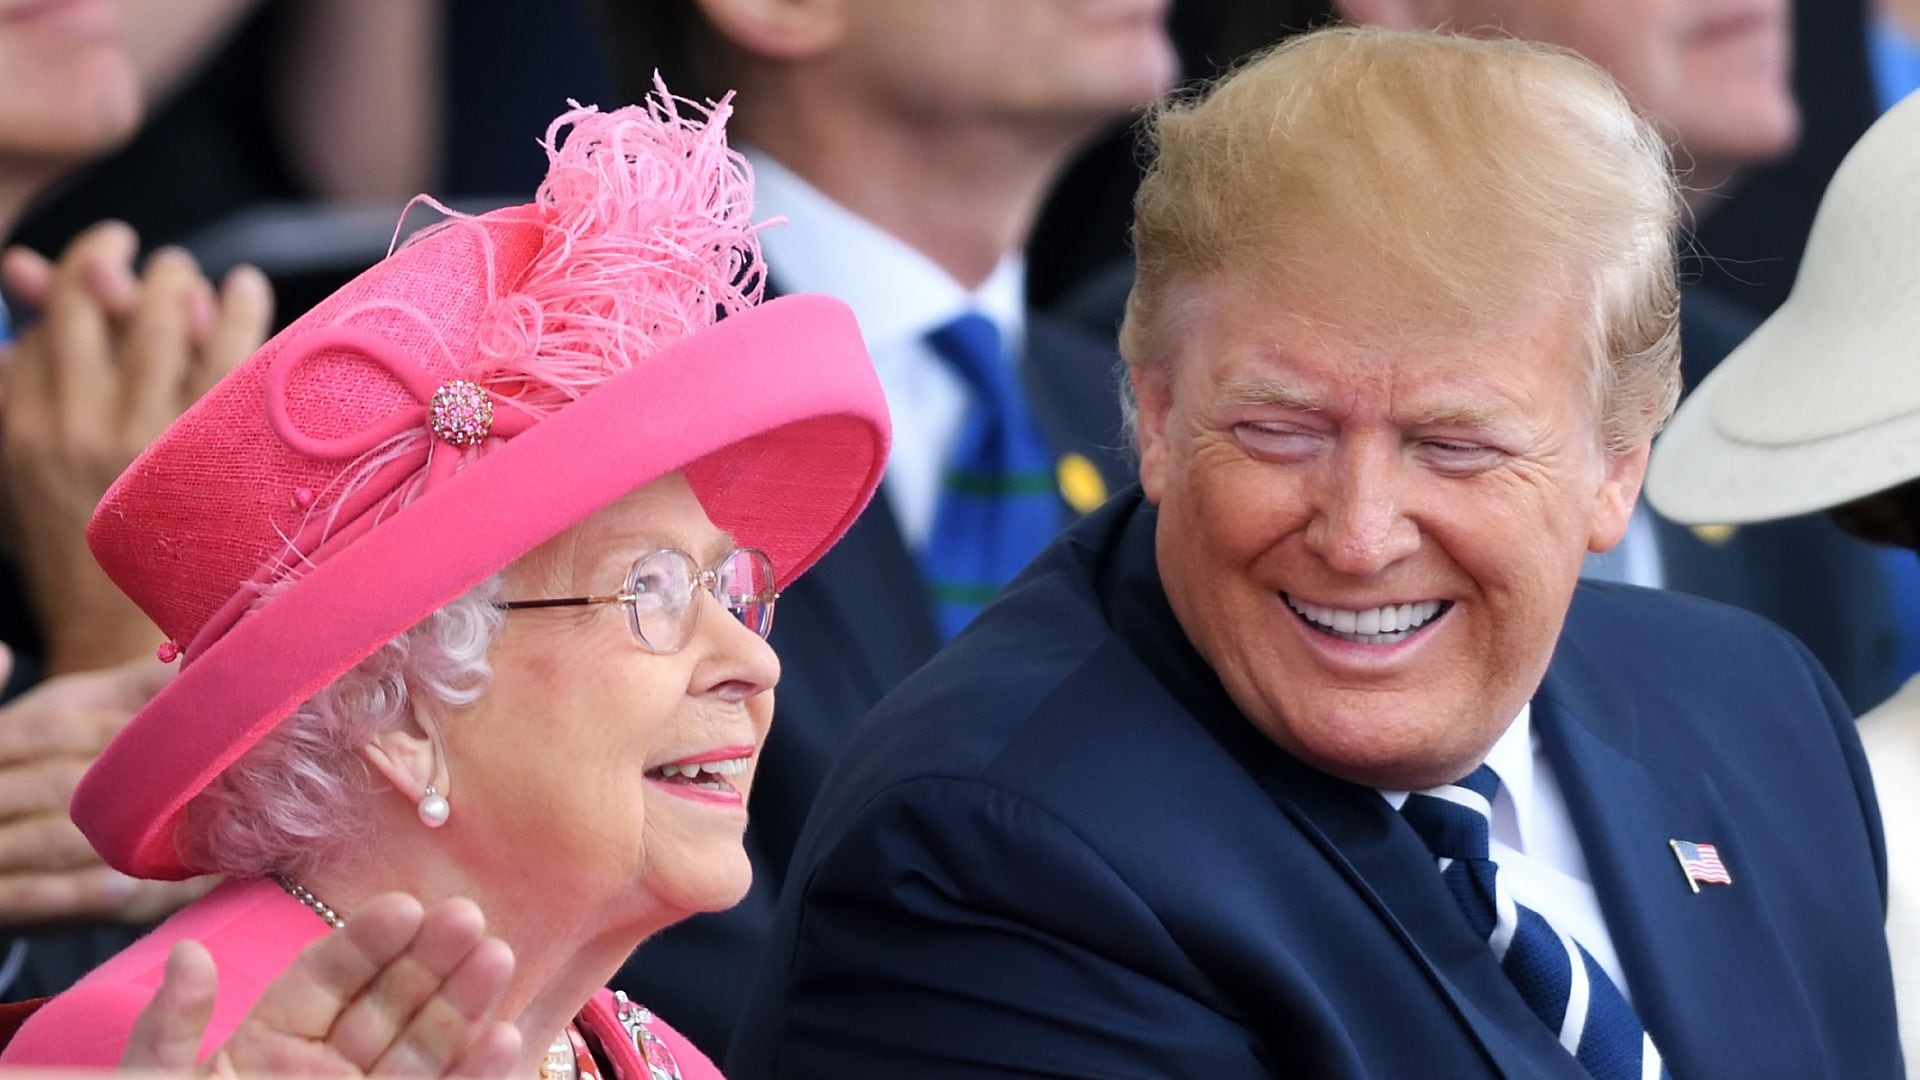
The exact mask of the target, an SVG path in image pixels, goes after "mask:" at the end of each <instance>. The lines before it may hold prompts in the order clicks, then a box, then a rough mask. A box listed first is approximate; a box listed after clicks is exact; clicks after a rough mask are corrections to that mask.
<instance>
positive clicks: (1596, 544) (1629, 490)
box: [1587, 440, 1653, 552]
mask: <svg viewBox="0 0 1920 1080" xmlns="http://www.w3.org/2000/svg"><path fill="white" fill-rule="evenodd" d="M1652 452H1653V443H1652V440H1648V441H1646V442H1642V443H1640V444H1639V445H1638V446H1635V447H1634V448H1633V449H1631V450H1627V451H1625V452H1623V453H1619V454H1610V455H1608V457H1607V459H1606V470H1607V471H1606V475H1605V476H1604V477H1602V478H1601V481H1600V490H1599V491H1598V492H1597V493H1596V494H1595V495H1594V510H1593V532H1592V535H1591V536H1590V537H1588V540H1587V550H1589V551H1594V552H1601V551H1612V550H1613V549H1614V548H1615V547H1616V546H1618V545H1619V543H1620V541H1622V540H1624V539H1626V536H1627V525H1628V524H1629V523H1630V522H1631V521H1632V520H1633V507H1634V504H1635V503H1636V502H1638V501H1639V499H1640V485H1641V484H1642V483H1643V482H1645V481H1646V479H1647V459H1648V457H1649V455H1651V454H1652Z"/></svg>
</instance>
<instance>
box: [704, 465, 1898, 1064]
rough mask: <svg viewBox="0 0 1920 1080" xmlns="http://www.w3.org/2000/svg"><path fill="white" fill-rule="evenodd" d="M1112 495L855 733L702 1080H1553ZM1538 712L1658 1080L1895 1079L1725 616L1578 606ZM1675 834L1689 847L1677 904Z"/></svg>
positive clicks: (1839, 746) (1867, 909) (1788, 752)
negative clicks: (1711, 867) (1292, 754)
mask: <svg viewBox="0 0 1920 1080" xmlns="http://www.w3.org/2000/svg"><path fill="white" fill-rule="evenodd" d="M1154 522H1155V514H1154V512H1153V511H1152V510H1151V509H1150V508H1148V507H1146V506H1145V504H1144V503H1143V502H1142V501H1141V499H1140V498H1139V495H1138V492H1137V489H1136V490H1133V491H1129V492H1128V493H1126V494H1123V495H1122V496H1120V497H1117V498H1116V499H1115V500H1114V501H1113V502H1112V503H1110V504H1109V505H1108V506H1107V507H1105V508H1103V509H1102V510H1100V511H1099V512H1098V513H1096V514H1093V515H1090V516H1089V517H1088V518H1086V519H1085V520H1083V521H1082V522H1081V523H1080V524H1079V525H1078V526H1076V527H1075V528H1074V529H1072V530H1071V531H1070V532H1069V533H1068V534H1067V535H1066V536H1065V537H1064V538H1063V539H1062V540H1061V541H1060V542H1057V543H1056V544H1055V545H1054V546H1053V547H1052V548H1050V549H1049V551H1048V552H1047V554H1045V555H1043V556H1042V557H1041V558H1040V559H1039V560H1038V561H1037V562H1036V563H1035V564H1034V565H1033V566H1032V567H1030V568H1029V570H1028V571H1027V573H1026V574H1024V575H1023V576H1022V577H1021V578H1020V579H1019V580H1018V581H1016V582H1015V583H1014V585H1013V586H1012V587H1011V588H1010V589H1009V590H1008V591H1007V592H1006V593H1005V594H1003V596H1002V598H1001V600H1000V601H999V602H997V603H996V604H995V605H994V606H993V607H991V608H989V609H988V611H987V612H986V613H985V614H984V615H982V616H981V618H980V619H979V620H977V621H976V622H975V624H974V625H973V626H972V627H970V628H969V629H968V630H967V631H966V632H965V633H963V634H962V635H961V636H960V637H959V638H957V639H956V640H955V641H954V643H953V644H952V645H951V646H950V647H949V648H948V649H947V650H946V651H944V652H943V653H942V654H941V655H940V656H939V657H937V658H936V659H935V660H934V661H933V662H932V663H931V664H929V665H927V666H926V667H924V668H923V669H921V671H920V672H919V673H918V674H916V675H915V676H914V677H913V678H911V679H909V680H908V681H907V682H906V683H905V684H904V685H903V686H902V687H901V688H900V689H899V690H897V691H896V692H895V693H893V694H892V695H890V696H889V697H888V698H887V699H886V700H885V701H884V702H882V703H881V705H880V706H879V707H878V708H877V709H875V711H874V712H873V713H872V714H871V715H870V716H869V717H868V718H867V719H866V721H865V722H864V723H863V725H862V727H861V728H860V730H859V731H858V732H857V733H856V737H855V739H854V740H853V741H852V743H851V744H850V746H849V748H848V750H847V752H846V754H845V755H844V756H843V758H842V760H841V762H840V765H839V766H838V768H837V769H836V771H835V772H834V774H833V776H832V777H831V778H830V779H829V781H828V783H827V785H826V786H825V787H824V788H823V789H822V790H821V792H820V795H819V798H818V801H817V802H816V804H815V807H814V813H813V816H812V818H811V819H810V820H809V821H808V822H807V826H806V829H805V832H804V834H803V835H802V837H801V838H800V843H799V847H798V849H797V850H796V852H795V853H794V857H793V862H792V865H791V867H790V868H789V873H788V880H787V889H786V892H785V894H784V895H783V896H782V897H781V901H780V908H779V912H778V916H777V921H776V923H775V928H774V936H773V941H772V945H771V947H770V949H769V950H768V953H767V957H766V962H765V966H764V967H763V968H762V970H761V972H760V977H759V980H758V982H757V983H756V985H755V989H754V995H753V1000H752V1003H751V1005H750V1007H749V1009H748V1012H747V1014H746V1016H744V1017H743V1018H742V1023H741V1024H740V1026H739V1028H738V1030H737V1031H736V1034H735V1038H734V1042H733V1046H732V1053H731V1055H730V1056H729V1058H728V1060H727V1074H728V1075H729V1076H730V1077H733V1078H734V1080H762V1078H771V1077H780V1078H799V1077H821V1078H825V1077H915V1078H924V1077H936V1078H937V1077H961V1076H965V1077H977V1076H999V1075H1046V1076H1061V1077H1064V1076H1074V1077H1081V1076H1086V1077H1091V1076H1100V1077H1117V1076H1128V1077H1136V1076H1137V1077H1147V1076H1154V1077H1159V1076H1178V1077H1205V1078H1215V1080H1217V1078H1228V1077H1255V1076H1268V1075H1279V1076H1314V1077H1448V1078H1453V1077H1481V1076H1504V1077H1512V1078H1528V1080H1532V1078H1541V1077H1575V1076H1581V1075H1584V1074H1583V1073H1581V1072H1580V1070H1579V1069H1578V1067H1577V1066H1576V1064H1575V1062H1574V1061H1573V1059H1572V1058H1571V1057H1570V1056H1569V1055H1568V1054H1567V1053H1566V1052H1565V1051H1564V1050H1562V1049H1561V1048H1560V1046H1559V1045H1558V1043H1557V1042H1556V1041H1555V1039H1554V1037H1553V1035H1552V1034H1551V1033H1550V1032H1549V1031H1548V1029H1547V1028H1546V1026H1545V1025H1544V1024H1542V1023H1541V1022H1540V1021H1539V1020H1538V1019H1537V1018H1536V1017H1535V1016H1534V1015H1533V1014H1532V1013H1531V1012H1529V1011H1528V1009H1527V1007H1526V1005H1525V1004H1524V1003H1523V1002H1522V1001H1521V999H1520V997H1519V995H1518V993H1517V992H1516V991H1515V990H1514V989H1513V987H1512V984H1511V983H1510V982H1509V981H1508V980H1507V979H1506V977H1505V975H1504V974H1503V973H1502V972H1501V970H1500V968H1499V967H1498V966H1497V965H1496V964H1495V962H1494V960H1493V958H1492V954H1491V952H1490V950H1489V949H1488V947H1487V945H1486V942H1485V941H1484V940H1482V939H1480V938H1477V937H1476V936H1475V935H1474V934H1473V932H1472V931H1471V929H1470V928H1469V926H1468V924H1467V921H1466V919H1465V917H1464V915H1463V914H1462V913H1461V911H1460V908H1459V907H1458V905H1457V903H1456V902H1455V900H1454V899H1453V898H1452V896H1451V895H1449V894H1448V892H1447V891H1446V890H1445V888H1444V887H1443V886H1442V884H1441V881H1440V877H1439V875H1438V874H1437V873H1436V872H1435V869H1434V861H1433V858H1432V856H1431V855H1430V854H1429V853H1428V851H1427V850H1426V848H1425V847H1424V846H1423V844H1422V843H1421V841H1420V839H1419V838H1418V837H1417V836H1416V835H1415V834H1414V833H1413V831H1412V829H1411V828H1410V827H1408V826H1407V825H1406V824H1405V822H1404V821H1402V820H1401V818H1400V817H1399V815H1398V814H1397V813H1395V812H1394V811H1393V810H1392V809H1391V807H1390V806H1389V805H1388V804H1387V802H1386V801H1385V800H1384V799H1382V798H1381V797H1380V796H1379V794H1378V793H1376V792H1374V791H1372V790H1370V789H1367V788H1362V787H1358V786H1355V785H1352V784H1349V783H1346V782H1344V781H1341V780H1337V779H1334V778H1332V777H1330V776H1327V775H1325V774H1323V773H1319V772H1316V771H1314V770H1312V769H1309V768H1307V767H1305V766H1303V765H1301V764H1300V763H1298V762H1296V761H1294V760H1293V759H1291V758H1289V757H1288V756H1286V755H1285V754H1283V753H1282V752H1281V751H1280V750H1279V749H1278V748H1277V747H1275V746H1274V745H1273V744H1272V743H1271V742H1269V741H1268V740H1266V739H1265V738H1263V737H1262V736H1260V735H1259V734H1257V732H1256V731H1255V729H1254V728H1253V727H1252V726H1251V725H1250V724H1248V722H1247V721H1246V720H1245V719H1244V718H1243V717H1242V716H1241V715H1240V714H1239V713H1238V711H1237V710H1236V709H1235V708H1234V706H1233V704H1232V703H1231V702H1230V701H1229V700H1228V699H1227V697H1226V695H1225V693H1224V692H1223V691H1222V689H1221V687H1220V685H1219V683H1218V681H1217V680H1216V679H1215V678H1214V677H1213V675H1212V674H1211V672H1210V671H1209V669H1208V668H1207V667H1206V666H1205V664H1204V663H1203V662H1202V661H1201V660H1200V658H1199V656H1198V655H1197V654H1196V653H1195V652H1194V651H1193V650H1192V648H1191V646H1190V645H1189V644H1188V643H1187V640H1186V638H1185V637H1184V635H1183V634H1182V633H1181V632H1180V629H1179V627H1178V625H1177V623H1176V622H1175V621H1174V619H1173V615H1172V612H1171V611H1170V609H1169V608H1168V607H1167V604H1166V601H1165V597H1164V594H1163V593H1162V591H1161V589H1160V586H1159V579H1158V575H1157V572H1156V570H1155V567H1154V560H1153V529H1154ZM1533 717H1534V723H1535V724H1536V725H1537V727H1538V730H1539V732H1540V736H1541V738H1542V739H1543V741H1544V745H1545V746H1546V747H1547V749H1548V752H1549V754H1550V757H1551V760H1552V762H1553V766H1554V771H1555V774H1556V776H1557V778H1558V780H1559V783H1560V785H1561V787H1562V789H1563V790H1564V793H1565V797H1566V799H1567V803H1568V809H1569V811H1570V812H1571V815H1572V817H1573V820H1574V824H1575V827H1576V829H1577V831H1578V833H1579V836H1580V838H1581V843H1582V846H1583V848H1584V851H1585V856H1586V860H1587V862H1588V864H1589V866H1590V867H1591V869H1592V874H1593V877H1594V881H1593V884H1594V886H1595V888H1596V890H1597V892H1598V895H1599V898H1600V902H1601V907H1602V910H1603V911H1604V913H1605V915H1606V918H1607V924H1608V928H1609V930H1610V932H1611V934H1612V936H1613V939H1614V943H1615V945H1616V946H1617V947H1618V950H1619V954H1620V958H1621V961H1622V963H1623V964H1624V966H1625V969H1626V972H1627V978H1628V984H1629V985H1628V989H1629V991H1630V993H1631V995H1632V998H1633V1002H1634V1004H1635V1006H1636V1007H1637V1009H1638V1011H1639V1013H1640V1014H1641V1016H1642V1017H1643V1019H1644V1021H1645V1023H1646V1024H1647V1026H1648V1029H1649V1030H1650V1032H1651V1033H1652V1034H1653V1036H1654V1038H1655V1040H1656V1041H1657V1042H1658V1043H1659V1045H1660V1046H1661V1048H1662V1049H1663V1051H1664V1052H1665V1054H1666V1056H1667V1059H1668V1061H1669V1063H1670V1064H1671V1067H1672V1071H1673V1075H1675V1076H1676V1077H1681V1078H1683V1080H1694V1078H1700V1077H1719V1076H1725V1077H1774V1076H1778V1077H1794V1078H1806V1077H1819V1076H1833V1077H1849V1078H1851V1077H1884V1076H1898V1075H1899V1074H1900V1068H1901V1066H1900V1062H1899V1056H1898V1055H1899V1050H1898V1047H1897V1045H1896V1043H1895V1021H1894V1012H1893V1000H1892V986H1891V976H1890V974H1889V971H1888V962H1887V952H1886V945H1885V942H1884V938H1883V937H1882V933H1881V922H1882V918H1883V911H1884V882H1885V878H1886V875H1885V864H1884V863H1885V858H1884V850H1883V848H1882V845H1881V838H1880V825H1879V819H1878V817H1877V813H1876V810H1875V808H1874V798H1873V792H1872V788H1871V784H1870V781H1869V779H1868V775H1867V770H1866V765H1865V763H1864V760H1863V758H1862V755H1861V751H1860V746H1859V744H1858V741H1857V740H1856V739H1855V737H1854V734H1853V728H1852V722H1851V720H1850V718H1849V716H1848V713H1847V711H1846V708H1845V706H1844V705H1843V704H1842V703H1841V702H1840V700H1839V697H1838V695H1837V694H1836V693H1835V691H1834V688H1833V685H1832V683H1831V682H1830V681H1829V680H1828V679H1827V677H1826V676H1825V675H1824V674H1823V673H1822V672H1821V671H1820V669H1819V668H1818V666H1817V665H1816V664H1815V663H1814V662H1813V660H1812V658H1811V657H1810V656H1809V655H1808V654H1807V652H1806V650H1805V649H1804V648H1803V647H1802V646H1801V645H1799V643H1798V642H1796V641H1795V640H1793V639H1792V638H1791V637H1790V636H1789V635H1787V634H1785V633H1782V632H1781V631H1780V630H1779V629H1777V628H1775V627H1773V626H1772V625H1770V624H1768V623H1766V622H1764V621H1762V620H1760V619H1757V618H1755V617H1753V616H1751V615H1748V614H1746V613H1744V612H1739V611H1736V610H1734V609H1732V608H1727V607H1723V606H1720V605H1717V604H1713V603H1710V602H1706V601H1702V600H1698V599H1694V598H1691V597H1684V596H1678V595H1673V594H1669V593H1659V592H1652V591H1648V590H1641V589H1635V588H1631V587H1626V586H1611V585H1592V584H1588V585H1582V586H1581V587H1580V589H1579V590H1578V592H1577V595H1576V598H1575V600H1574V602H1573V608H1572V611H1571V613H1570V615H1569V617H1568V619H1567V622H1566V626H1565V629H1564V631H1563V633H1562V635H1561V638H1560V641H1559V644H1558V647H1557V650H1556V652H1555V655H1554V659H1553V662H1552V665H1551V668H1550V670H1549V672H1548V674H1547V676H1546V678H1545V680H1544V681H1543V683H1542V684H1541V687H1540V689H1539V692H1538V694H1537V696H1536V697H1535V698H1534V701H1533ZM1670 839H1681V840H1692V841H1696V842H1700V841H1704V842H1709V843H1713V844H1715V845H1717V846H1718V848H1719V850H1720V852H1721V853H1722V856H1723V858H1724V860H1725V862H1726V864H1727V867H1728V869H1729V871H1730V873H1731V874H1732V876H1733V879H1734V883H1733V884H1732V885H1731V886H1705V887H1702V889H1701V890H1700V892H1699V893H1697V894H1696V893H1694V892H1692V891H1691V890H1690V889H1689V886H1688V884H1687V881H1686V879H1685V878H1684V877H1683V875H1682V874H1681V871H1680V869H1679V866H1678V864H1677V862H1676V861H1675V859H1674V856H1673V855H1672V853H1671V851H1670V850H1669V848H1668V841H1669V840H1670Z"/></svg>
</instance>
